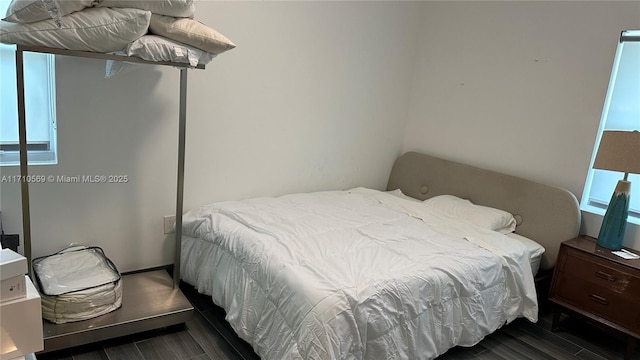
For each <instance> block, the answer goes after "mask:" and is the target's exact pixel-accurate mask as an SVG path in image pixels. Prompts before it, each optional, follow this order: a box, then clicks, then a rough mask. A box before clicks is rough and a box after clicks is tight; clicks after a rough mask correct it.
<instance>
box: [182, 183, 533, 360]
mask: <svg viewBox="0 0 640 360" xmlns="http://www.w3.org/2000/svg"><path fill="white" fill-rule="evenodd" d="M183 234H184V236H183V243H182V244H183V245H182V246H183V248H182V261H181V273H182V277H183V280H185V281H186V282H187V283H190V284H192V285H194V286H195V287H197V289H198V290H199V291H200V292H202V293H205V294H208V295H211V296H212V299H213V301H214V303H216V304H218V305H220V306H222V307H223V308H224V309H225V311H226V314H227V315H226V318H227V320H228V321H229V323H230V324H231V326H232V327H233V328H234V330H235V331H236V333H237V334H238V335H239V336H240V337H241V338H243V339H244V340H246V341H248V342H249V343H250V344H251V345H252V346H253V348H254V350H255V351H256V352H257V353H258V355H260V356H261V357H262V358H263V359H299V358H303V359H381V358H384V359H391V358H399V359H400V358H408V359H412V358H421V359H429V358H435V357H436V356H438V355H440V354H442V353H444V352H445V351H446V350H448V349H449V348H451V347H453V346H456V345H461V346H472V345H475V344H476V343H477V342H479V341H480V340H481V339H482V338H483V337H484V336H486V335H487V334H489V333H491V332H493V331H495V330H496V329H497V328H499V327H501V326H502V325H504V324H505V323H508V322H510V321H513V320H514V319H516V318H518V317H523V316H524V317H526V318H528V319H529V320H531V321H537V300H536V295H535V288H534V286H533V274H532V271H531V266H530V263H529V256H528V251H527V250H526V248H525V247H524V245H522V244H521V243H519V242H517V241H513V240H512V239H509V238H508V237H506V236H504V235H503V234H500V233H497V232H494V231H487V230H484V229H479V228H475V227H473V226H470V225H468V224H460V223H456V222H455V221H452V219H448V218H445V217H442V216H441V215H440V214H437V213H435V212H433V211H430V210H429V209H428V207H424V206H423V204H421V203H419V202H414V201H407V200H403V199H399V198H398V197H395V196H392V195H389V194H385V193H383V192H377V191H374V190H369V189H352V190H349V191H338V192H321V193H310V194H294V195H288V196H284V197H280V198H263V199H253V200H247V201H240V202H226V203H219V204H213V205H210V206H205V207H201V208H198V209H194V210H192V211H190V212H188V213H187V214H185V216H184V217H183Z"/></svg>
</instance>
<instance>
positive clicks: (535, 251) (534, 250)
mask: <svg viewBox="0 0 640 360" xmlns="http://www.w3.org/2000/svg"><path fill="white" fill-rule="evenodd" d="M505 236H507V237H509V238H511V239H514V240H516V241H518V242H520V243H521V244H522V245H524V247H525V248H526V249H527V251H528V252H529V259H530V261H531V270H532V271H533V275H535V274H537V273H538V269H540V262H541V261H542V254H544V251H545V249H544V247H543V246H542V245H540V244H538V243H537V242H535V241H533V240H531V239H529V238H527V237H524V236H522V235H519V234H516V233H508V234H505Z"/></svg>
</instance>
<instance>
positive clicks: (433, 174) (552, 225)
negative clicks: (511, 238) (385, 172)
mask: <svg viewBox="0 0 640 360" xmlns="http://www.w3.org/2000/svg"><path fill="white" fill-rule="evenodd" d="M395 189H400V190H402V192H403V193H404V194H406V195H409V196H411V197H414V198H417V199H420V200H425V199H428V198H430V197H433V196H437V195H444V194H449V195H455V196H458V197H461V198H464V199H469V200H471V201H472V202H473V203H475V204H479V205H484V206H491V207H494V208H497V209H502V210H505V211H508V212H510V213H511V214H513V215H514V217H515V218H516V220H517V221H518V226H517V227H516V233H518V234H520V235H522V236H526V237H528V238H530V239H532V240H535V241H536V242H538V243H540V244H541V245H542V246H544V248H545V249H546V251H545V253H544V255H543V258H542V263H541V265H540V268H541V269H550V268H552V267H553V266H554V264H555V262H556V257H557V256H558V249H559V247H560V243H561V242H563V241H564V240H568V239H571V238H573V237H575V236H577V235H578V232H579V230H580V210H579V206H578V201H577V200H576V197H575V196H574V195H573V194H572V193H570V192H569V191H567V190H564V189H561V188H558V187H554V186H549V185H543V184H539V183H536V182H533V181H530V180H526V179H522V178H518V177H515V176H510V175H505V174H501V173H498V172H495V171H489V170H484V169H481V168H477V167H473V166H469V165H465V164H461V163H457V162H453V161H448V160H443V159H439V158H436V157H433V156H429V155H425V154H419V153H415V152H409V153H405V154H404V155H402V156H400V157H399V158H398V159H397V160H396V162H395V163H394V165H393V169H392V170H391V175H390V176H389V183H388V184H387V190H395Z"/></svg>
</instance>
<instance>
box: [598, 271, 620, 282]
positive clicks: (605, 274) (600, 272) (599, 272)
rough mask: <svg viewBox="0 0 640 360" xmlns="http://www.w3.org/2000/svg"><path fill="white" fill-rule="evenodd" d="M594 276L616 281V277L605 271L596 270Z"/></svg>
mask: <svg viewBox="0 0 640 360" xmlns="http://www.w3.org/2000/svg"><path fill="white" fill-rule="evenodd" d="M596 276H597V277H599V278H601V279H605V280H607V281H611V282H614V281H616V277H615V276H613V275H610V274H607V273H606V272H603V271H596Z"/></svg>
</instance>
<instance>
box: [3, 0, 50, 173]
mask: <svg viewBox="0 0 640 360" xmlns="http://www.w3.org/2000/svg"><path fill="white" fill-rule="evenodd" d="M8 5H9V1H6V0H0V14H5V12H6V9H7V7H8ZM15 65H16V64H15V46H14V45H6V44H0V77H1V78H2V82H1V84H0V164H1V165H3V166H8V165H19V164H20V159H19V152H18V103H17V94H16V92H17V90H16V71H15ZM54 71H55V68H54V56H53V55H47V54H36V53H29V52H25V53H24V82H25V113H26V120H27V149H28V151H27V154H28V159H29V164H30V165H37V164H56V163H57V156H56V149H57V148H56V108H55V103H56V101H55V73H54Z"/></svg>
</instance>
